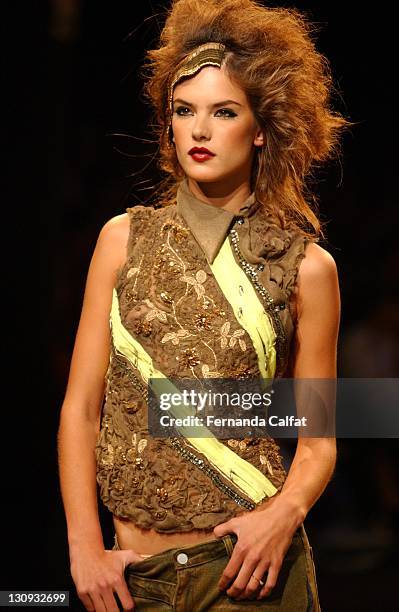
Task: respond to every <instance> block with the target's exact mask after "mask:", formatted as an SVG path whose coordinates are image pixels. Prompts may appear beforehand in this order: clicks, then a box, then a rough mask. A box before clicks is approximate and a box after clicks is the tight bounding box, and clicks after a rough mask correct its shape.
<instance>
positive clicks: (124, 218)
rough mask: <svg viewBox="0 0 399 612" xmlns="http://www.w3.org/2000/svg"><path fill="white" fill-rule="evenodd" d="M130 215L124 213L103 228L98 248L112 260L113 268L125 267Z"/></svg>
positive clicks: (113, 218) (110, 220) (109, 221)
mask: <svg viewBox="0 0 399 612" xmlns="http://www.w3.org/2000/svg"><path fill="white" fill-rule="evenodd" d="M129 227H130V224H129V215H128V214H127V213H124V214H122V215H117V216H115V217H112V218H111V219H109V220H108V221H107V222H106V223H105V224H104V225H103V227H102V228H101V231H100V234H99V236H98V242H97V248H98V249H100V250H101V251H102V252H103V253H104V254H105V255H106V256H107V257H109V258H110V259H111V260H112V263H113V266H114V267H118V266H120V265H123V263H124V261H125V259H126V248H127V243H128V239H129Z"/></svg>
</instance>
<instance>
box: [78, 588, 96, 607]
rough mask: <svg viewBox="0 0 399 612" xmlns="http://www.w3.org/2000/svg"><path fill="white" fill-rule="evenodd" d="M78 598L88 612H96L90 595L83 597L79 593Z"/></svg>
mask: <svg viewBox="0 0 399 612" xmlns="http://www.w3.org/2000/svg"><path fill="white" fill-rule="evenodd" d="M78 597H79V599H80V601H81V602H82V604H83V605H84V607H85V609H86V610H87V611H88V612H95V607H94V604H93V601H92V599H91V597H90V595H83V594H79V592H78Z"/></svg>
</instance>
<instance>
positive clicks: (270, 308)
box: [229, 217, 287, 378]
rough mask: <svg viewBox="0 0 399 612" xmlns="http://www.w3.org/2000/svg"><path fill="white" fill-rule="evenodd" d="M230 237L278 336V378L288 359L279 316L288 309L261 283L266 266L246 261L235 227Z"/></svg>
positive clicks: (242, 221)
mask: <svg viewBox="0 0 399 612" xmlns="http://www.w3.org/2000/svg"><path fill="white" fill-rule="evenodd" d="M236 223H237V224H238V225H242V224H243V223H244V219H243V217H238V218H237V219H236ZM229 237H230V241H231V244H232V247H233V249H234V251H235V253H236V255H237V259H238V261H239V264H240V266H241V267H242V269H243V270H244V272H245V274H246V275H247V276H248V278H249V280H250V281H251V283H252V284H253V286H254V287H255V289H256V291H257V292H258V293H259V295H260V296H261V298H262V300H263V302H264V303H265V306H266V311H267V312H268V314H269V315H270V318H271V320H272V324H273V327H274V331H275V334H276V345H277V346H276V349H277V351H276V352H277V371H276V378H277V377H278V376H281V374H282V373H283V372H284V369H285V364H286V358H287V337H286V334H285V330H284V326H283V324H282V322H281V319H280V317H279V316H278V312H279V311H280V310H284V308H285V307H286V304H285V303H284V302H283V303H281V304H275V302H274V300H273V298H272V296H271V295H270V293H269V292H268V290H267V289H266V287H264V286H263V285H262V284H261V283H260V282H259V279H258V272H257V270H260V271H261V270H263V269H264V266H263V264H258V266H252V265H251V264H249V263H248V262H247V261H246V259H245V258H244V256H243V254H242V253H241V250H240V248H239V242H240V240H239V237H238V232H237V230H235V229H234V227H232V229H231V230H230V233H229Z"/></svg>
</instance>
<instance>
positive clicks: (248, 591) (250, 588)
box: [236, 565, 266, 600]
mask: <svg viewBox="0 0 399 612" xmlns="http://www.w3.org/2000/svg"><path fill="white" fill-rule="evenodd" d="M265 573H266V570H261V569H260V568H259V565H258V566H257V567H256V568H255V570H254V571H253V572H252V575H251V576H250V578H249V581H248V584H247V586H246V587H245V590H244V591H243V592H242V593H241V595H240V596H239V597H237V598H236V599H237V600H241V599H255V596H257V595H259V593H260V590H261V589H262V587H263V586H264V585H265V584H266V582H265V581H266V578H265V577H264V575H265ZM255 576H256V578H255ZM257 578H259V580H261V582H259V580H257Z"/></svg>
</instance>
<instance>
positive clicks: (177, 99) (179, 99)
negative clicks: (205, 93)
mask: <svg viewBox="0 0 399 612" xmlns="http://www.w3.org/2000/svg"><path fill="white" fill-rule="evenodd" d="M177 102H179V103H180V104H186V106H195V104H192V103H191V102H187V101H186V100H182V99H181V98H176V100H173V104H176V103H177ZM226 104H237V106H242V104H240V103H239V102H236V101H235V100H222V101H221V102H216V103H215V104H210V108H216V106H224V105H226Z"/></svg>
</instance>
